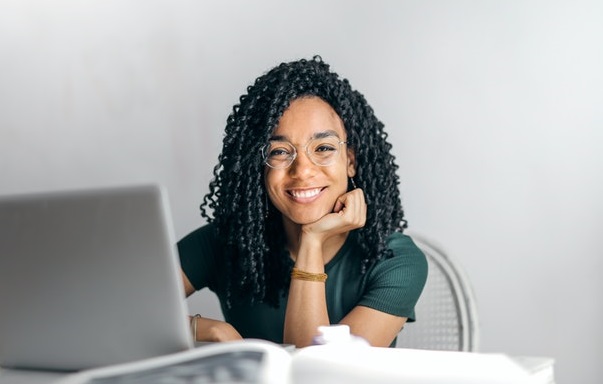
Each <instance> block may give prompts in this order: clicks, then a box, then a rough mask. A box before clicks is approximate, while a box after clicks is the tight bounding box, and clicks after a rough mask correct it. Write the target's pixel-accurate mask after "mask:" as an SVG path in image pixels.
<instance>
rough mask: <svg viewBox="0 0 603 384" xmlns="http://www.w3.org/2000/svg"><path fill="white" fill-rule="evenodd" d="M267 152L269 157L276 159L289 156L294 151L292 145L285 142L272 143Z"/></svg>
mask: <svg viewBox="0 0 603 384" xmlns="http://www.w3.org/2000/svg"><path fill="white" fill-rule="evenodd" d="M266 152H267V154H266V155H267V157H269V158H275V159H281V158H287V157H289V156H291V154H292V153H293V151H292V149H291V147H290V146H289V145H287V144H283V143H271V144H270V146H268V148H267V150H266Z"/></svg>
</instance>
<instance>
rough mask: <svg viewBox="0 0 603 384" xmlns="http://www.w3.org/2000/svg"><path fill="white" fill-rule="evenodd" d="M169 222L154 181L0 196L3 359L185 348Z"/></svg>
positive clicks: (43, 360) (65, 360)
mask: <svg viewBox="0 0 603 384" xmlns="http://www.w3.org/2000/svg"><path fill="white" fill-rule="evenodd" d="M171 225H172V223H171V217H170V213H169V207H168V201H167V196H166V193H165V191H164V190H163V189H162V188H161V187H159V186H155V185H147V186H127V187H117V188H105V189H91V190H85V191H64V192H53V193H38V194H28V195H19V196H7V197H0V366H4V367H16V368H34V369H52V370H79V369H84V368H91V367H98V366H103V365H109V364H115V363H123V362H128V361H133V360H138V359H143V358H148V357H152V356H158V355H163V354H168V353H172V352H176V351H182V350H186V349H189V348H192V340H191V336H190V331H189V327H188V323H187V313H186V312H187V311H186V303H185V295H184V289H183V286H182V281H181V278H180V268H179V262H178V259H177V251H176V247H175V239H174V235H173V231H172V227H171Z"/></svg>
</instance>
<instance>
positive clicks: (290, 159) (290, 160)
mask: <svg viewBox="0 0 603 384" xmlns="http://www.w3.org/2000/svg"><path fill="white" fill-rule="evenodd" d="M333 137H336V136H333ZM336 138H337V140H338V141H337V145H338V146H339V147H338V148H337V151H339V152H341V145H342V144H345V145H348V143H349V141H342V140H340V139H339V137H336ZM320 139H321V138H314V139H310V141H308V142H307V143H306V145H304V152H306V156H307V157H308V159H310V161H311V162H312V164H314V165H317V166H319V167H328V166H330V165H333V164H334V163H335V156H333V160H332V161H331V162H330V163H328V164H319V163H317V162H316V161H315V160H314V158H313V157H312V155H310V152H309V148H310V144H311V143H312V142H313V141H315V140H320ZM274 141H278V142H283V143H287V144H289V145H290V146H291V147H292V148H293V152H292V153H291V154H290V155H289V156H287V159H288V162H287V165H285V166H284V167H275V166H273V165H270V164H269V163H268V156H267V155H266V149H267V148H268V147H270V143H268V144H265V145H263V146H262V147H261V148H260V151H261V153H262V159H263V161H264V164H265V165H267V166H268V167H270V168H272V169H287V168H289V167H290V166H291V164H293V162H294V161H295V159H297V154H298V153H299V151H298V150H297V147H296V146H295V145H293V144H292V143H290V142H288V141H286V140H274Z"/></svg>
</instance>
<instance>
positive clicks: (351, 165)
mask: <svg viewBox="0 0 603 384" xmlns="http://www.w3.org/2000/svg"><path fill="white" fill-rule="evenodd" d="M347 153H348V177H354V176H356V152H354V150H353V149H350V148H348V150H347Z"/></svg>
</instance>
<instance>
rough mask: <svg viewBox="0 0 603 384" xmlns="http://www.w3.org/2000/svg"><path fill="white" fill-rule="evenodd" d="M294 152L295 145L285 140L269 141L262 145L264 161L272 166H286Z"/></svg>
mask: <svg viewBox="0 0 603 384" xmlns="http://www.w3.org/2000/svg"><path fill="white" fill-rule="evenodd" d="M295 154H296V153H295V147H294V146H293V145H291V143H288V142H286V141H271V142H270V143H268V144H267V145H266V147H264V159H265V162H266V164H267V165H268V166H270V167H272V168H287V167H288V166H289V165H291V163H292V162H293V159H294V158H295Z"/></svg>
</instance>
